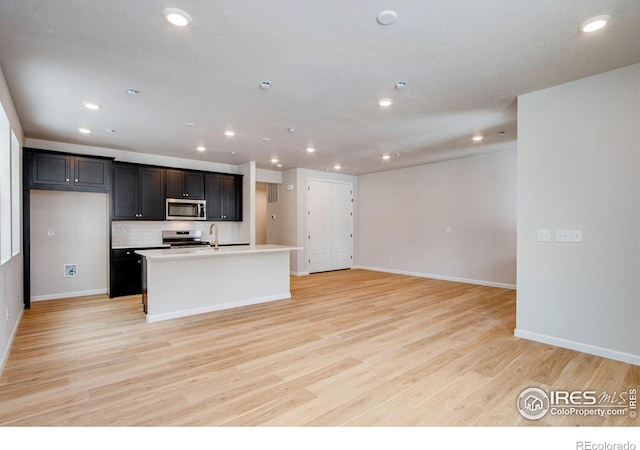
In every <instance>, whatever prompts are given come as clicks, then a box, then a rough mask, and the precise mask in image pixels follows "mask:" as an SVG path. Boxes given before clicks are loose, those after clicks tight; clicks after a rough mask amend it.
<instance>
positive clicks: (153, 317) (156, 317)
mask: <svg viewBox="0 0 640 450" xmlns="http://www.w3.org/2000/svg"><path fill="white" fill-rule="evenodd" d="M288 298H291V292H283V293H282V294H274V295H268V296H265V297H258V298H251V299H247V300H239V301H235V302H228V303H223V304H221V305H211V306H204V307H201V308H191V309H183V310H182V311H174V312H170V313H161V314H147V319H146V320H147V323H154V322H160V321H162V320H169V319H177V318H179V317H188V316H195V315H197V314H204V313H208V312H213V311H221V310H223V309H231V308H238V307H240V306H250V305H257V304H259V303H267V302H273V301H276V300H286V299H288Z"/></svg>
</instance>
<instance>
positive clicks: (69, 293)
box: [31, 289, 107, 302]
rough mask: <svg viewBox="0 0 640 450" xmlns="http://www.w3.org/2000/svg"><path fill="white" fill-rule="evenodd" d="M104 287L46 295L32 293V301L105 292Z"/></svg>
mask: <svg viewBox="0 0 640 450" xmlns="http://www.w3.org/2000/svg"><path fill="white" fill-rule="evenodd" d="M106 293H107V290H106V289H93V290H90V291H76V292H61V293H59V294H48V295H32V296H31V301H32V302H42V301H45V300H58V299H60V298H70V297H85V296H87V295H100V294H106Z"/></svg>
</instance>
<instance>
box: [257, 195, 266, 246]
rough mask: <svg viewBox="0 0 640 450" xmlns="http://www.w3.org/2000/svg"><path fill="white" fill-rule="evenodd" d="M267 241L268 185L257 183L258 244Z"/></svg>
mask: <svg viewBox="0 0 640 450" xmlns="http://www.w3.org/2000/svg"><path fill="white" fill-rule="evenodd" d="M266 243H267V185H266V184H264V183H258V184H257V185H256V244H266Z"/></svg>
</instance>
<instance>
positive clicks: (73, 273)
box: [64, 264, 78, 278]
mask: <svg viewBox="0 0 640 450" xmlns="http://www.w3.org/2000/svg"><path fill="white" fill-rule="evenodd" d="M77 276H78V265H77V264H65V265H64V277H65V278H68V277H77Z"/></svg>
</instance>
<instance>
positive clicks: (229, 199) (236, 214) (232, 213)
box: [222, 176, 242, 221]
mask: <svg viewBox="0 0 640 450" xmlns="http://www.w3.org/2000/svg"><path fill="white" fill-rule="evenodd" d="M222 184H223V187H224V189H223V199H222V203H223V206H224V207H223V214H222V215H223V218H224V220H235V221H240V220H242V177H237V176H225V177H224V178H223V181H222Z"/></svg>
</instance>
